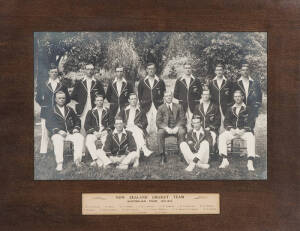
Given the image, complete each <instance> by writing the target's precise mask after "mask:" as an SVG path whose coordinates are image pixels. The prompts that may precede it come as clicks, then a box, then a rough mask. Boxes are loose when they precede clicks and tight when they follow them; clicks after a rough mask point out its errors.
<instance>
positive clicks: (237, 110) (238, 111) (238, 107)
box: [233, 103, 246, 115]
mask: <svg viewBox="0 0 300 231" xmlns="http://www.w3.org/2000/svg"><path fill="white" fill-rule="evenodd" d="M233 107H235V108H236V109H235V112H236V114H237V115H238V114H239V113H240V110H241V108H242V107H246V105H245V104H244V103H242V104H241V105H237V104H234V105H233Z"/></svg>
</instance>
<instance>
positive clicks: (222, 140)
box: [219, 131, 255, 157]
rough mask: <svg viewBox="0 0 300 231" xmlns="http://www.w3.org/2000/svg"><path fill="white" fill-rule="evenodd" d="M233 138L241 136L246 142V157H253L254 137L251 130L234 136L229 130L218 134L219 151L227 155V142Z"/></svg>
mask: <svg viewBox="0 0 300 231" xmlns="http://www.w3.org/2000/svg"><path fill="white" fill-rule="evenodd" d="M234 138H241V139H243V140H245V141H246V143H247V153H248V157H255V137H254V135H253V134H252V133H251V132H245V133H243V135H241V136H234V135H233V134H232V133H231V132H230V131H225V132H223V133H222V134H221V135H220V136H219V153H220V154H223V155H225V156H227V143H228V142H230V141H231V140H232V139H234Z"/></svg>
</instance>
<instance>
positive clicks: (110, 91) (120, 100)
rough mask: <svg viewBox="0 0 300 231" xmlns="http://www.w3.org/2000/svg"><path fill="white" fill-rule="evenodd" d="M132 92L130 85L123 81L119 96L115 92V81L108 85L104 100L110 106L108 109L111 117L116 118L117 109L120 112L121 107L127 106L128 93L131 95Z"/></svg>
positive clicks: (116, 91)
mask: <svg viewBox="0 0 300 231" xmlns="http://www.w3.org/2000/svg"><path fill="white" fill-rule="evenodd" d="M133 90H134V89H133V86H132V84H131V83H130V82H127V81H126V80H125V81H123V83H122V88H121V94H120V95H119V94H118V90H117V83H116V82H115V81H112V82H110V83H109V84H108V87H107V91H106V99H107V101H108V102H109V104H110V106H109V109H110V112H111V114H112V116H113V117H115V116H116V114H117V112H118V109H119V108H120V110H121V109H122V108H123V107H125V106H127V105H128V104H129V103H128V98H129V95H130V93H133Z"/></svg>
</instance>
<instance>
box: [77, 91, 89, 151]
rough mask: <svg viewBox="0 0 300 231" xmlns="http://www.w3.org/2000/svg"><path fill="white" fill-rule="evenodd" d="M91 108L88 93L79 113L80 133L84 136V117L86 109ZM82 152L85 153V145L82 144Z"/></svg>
mask: <svg viewBox="0 0 300 231" xmlns="http://www.w3.org/2000/svg"><path fill="white" fill-rule="evenodd" d="M91 109H92V105H91V96H90V94H88V96H87V99H86V103H85V105H84V109H83V112H82V114H81V115H80V122H81V130H80V133H81V134H82V135H83V137H84V138H85V136H86V132H85V129H84V123H85V117H86V115H87V113H88V111H89V110H91ZM82 152H83V153H85V146H84V145H83V146H82Z"/></svg>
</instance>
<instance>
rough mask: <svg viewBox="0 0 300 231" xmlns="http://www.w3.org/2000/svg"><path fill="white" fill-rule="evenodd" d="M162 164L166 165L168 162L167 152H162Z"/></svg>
mask: <svg viewBox="0 0 300 231" xmlns="http://www.w3.org/2000/svg"><path fill="white" fill-rule="evenodd" d="M160 155H161V159H160V165H165V163H167V156H166V154H165V153H161V154H160Z"/></svg>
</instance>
